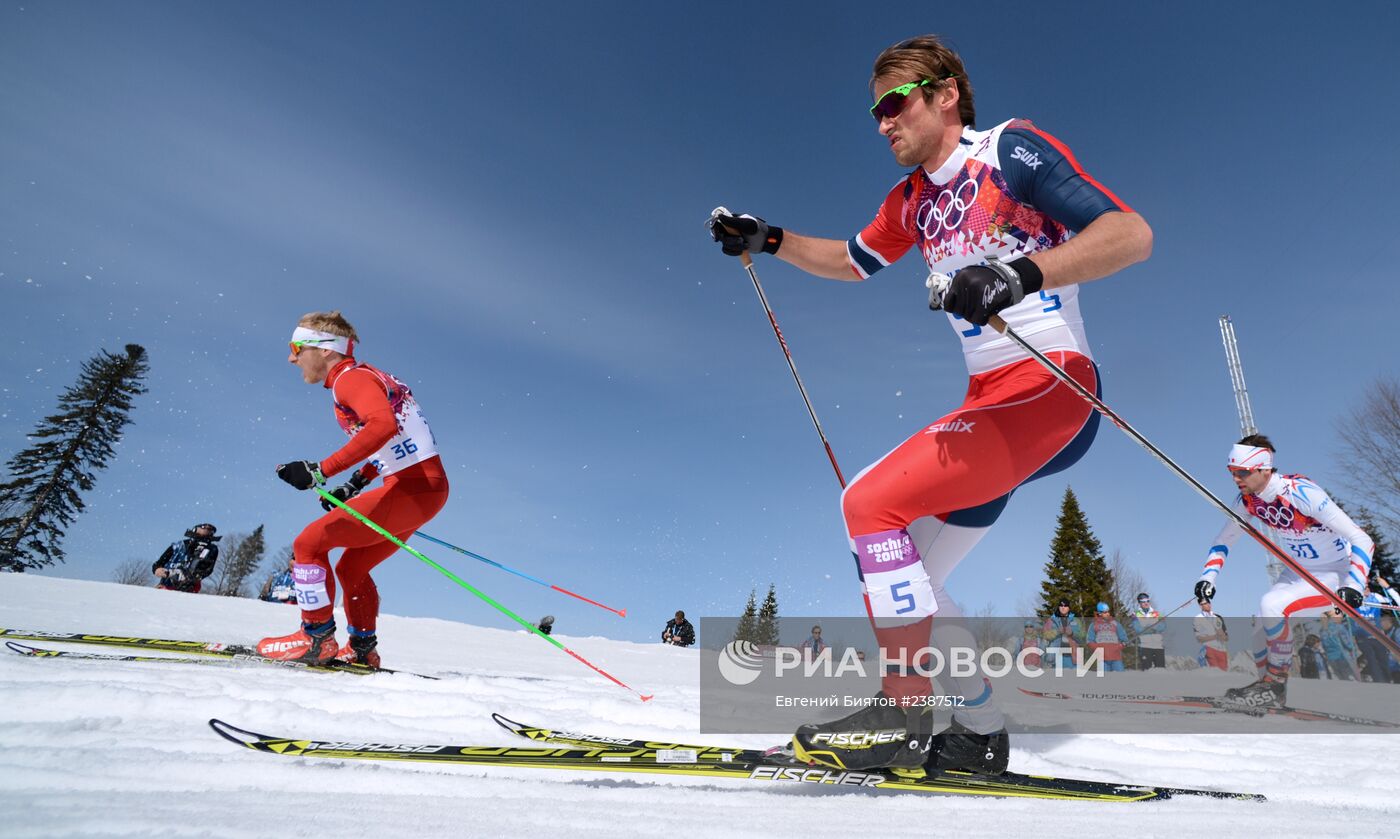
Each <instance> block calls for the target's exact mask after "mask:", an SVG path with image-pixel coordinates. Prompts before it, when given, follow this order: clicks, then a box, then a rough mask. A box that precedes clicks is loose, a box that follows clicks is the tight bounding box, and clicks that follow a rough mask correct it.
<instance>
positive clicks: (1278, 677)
mask: <svg viewBox="0 0 1400 839" xmlns="http://www.w3.org/2000/svg"><path fill="white" fill-rule="evenodd" d="M1221 702H1222V703H1223V704H1225V705H1228V706H1230V707H1232V708H1239V709H1240V710H1245V711H1249V710H1258V711H1264V710H1265V709H1268V708H1282V707H1284V706H1285V705H1286V704H1287V702H1288V672H1287V671H1282V672H1280V671H1278V670H1275V669H1274V668H1272V667H1270V668H1269V670H1268V672H1267V673H1265V674H1264V676H1263V678H1261V679H1259V680H1258V681H1256V682H1251V683H1250V684H1247V685H1245V686H1244V687H1239V688H1230V689H1229V690H1227V691H1225V696H1224V698H1223V699H1222V700H1221Z"/></svg>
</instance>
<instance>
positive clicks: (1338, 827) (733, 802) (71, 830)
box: [0, 574, 1400, 839]
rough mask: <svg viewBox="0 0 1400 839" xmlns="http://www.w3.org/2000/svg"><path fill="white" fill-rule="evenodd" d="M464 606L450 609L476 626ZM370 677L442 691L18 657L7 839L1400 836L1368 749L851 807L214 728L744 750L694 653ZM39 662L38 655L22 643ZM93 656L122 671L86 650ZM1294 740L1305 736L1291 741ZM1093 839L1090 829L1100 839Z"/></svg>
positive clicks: (1387, 778)
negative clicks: (521, 731) (235, 738)
mask: <svg viewBox="0 0 1400 839" xmlns="http://www.w3.org/2000/svg"><path fill="white" fill-rule="evenodd" d="M0 604H3V606H0V625H3V626H5V627H8V628H23V629H44V630H52V631H70V632H72V631H83V632H105V633H123V634H132V635H143V636H150V637H160V638H180V639H196V640H219V641H226V642H252V641H254V640H256V639H257V638H259V637H261V636H263V635H267V634H273V633H278V634H280V633H282V632H285V631H290V630H291V629H292V628H293V627H294V625H295V622H296V613H295V610H293V609H292V608H290V607H287V606H282V605H277V604H269V603H259V602H256V601H252V600H242V599H229V598H219V597H209V596H196V595H184V594H175V593H170V592H160V591H155V590H153V589H143V588H135V587H131V586H121V585H116V584H113V583H97V582H87V581H76V580H63V579H57V578H52V577H41V576H34V575H29V574H0ZM473 609H474V607H473V606H472V605H471V604H464V606H463V612H464V614H466V613H470V612H472V611H473ZM379 635H380V638H381V647H382V650H383V654H384V656H385V664H386V666H391V667H398V668H402V669H406V670H412V671H416V672H423V673H431V674H436V675H442V676H444V678H443V680H442V681H427V680H422V679H415V678H412V677H408V676H388V675H384V676H368V677H351V676H343V675H338V674H322V673H308V672H296V671H288V670H281V669H278V668H272V667H266V666H251V665H250V666H238V667H229V668H223V667H193V666H185V665H179V664H169V665H167V664H159V663H157V664H131V663H117V662H102V661H65V660H61V659H49V660H33V659H26V658H24V657H21V656H18V655H14V654H11V653H9V652H8V651H0V689H3V697H4V699H3V702H0V782H3V783H0V812H4V813H5V814H6V817H7V821H6V823H5V824H4V826H3V828H0V834H2V835H4V836H6V837H29V836H44V837H49V836H130V835H137V836H194V835H200V836H230V837H233V836H237V837H243V836H268V835H308V836H336V837H340V836H399V835H411V836H438V835H454V836H521V835H534V836H541V835H560V836H570V835H575V834H582V835H607V836H658V835H664V836H666V837H685V836H700V835H704V836H707V837H717V836H747V835H753V834H755V833H759V832H763V833H765V834H776V835H779V836H789V835H790V836H801V837H812V836H840V837H844V838H845V839H849V837H852V836H859V835H866V834H869V833H870V832H871V831H872V829H873V830H875V831H876V832H879V833H889V834H895V835H913V834H914V833H915V831H917V832H918V833H920V834H923V835H947V834H949V833H953V834H955V835H989V836H993V835H1014V834H1019V835H1021V836H1029V835H1036V834H1040V833H1043V832H1044V831H1045V830H1046V828H1047V827H1049V828H1050V829H1051V830H1053V832H1054V834H1055V835H1066V834H1067V833H1068V832H1070V831H1073V830H1076V829H1079V828H1086V827H1087V828H1100V829H1103V830H1106V831H1114V832H1115V834H1116V833H1119V832H1122V831H1125V830H1126V831H1130V832H1131V833H1132V834H1133V835H1134V836H1135V837H1137V838H1138V839H1141V838H1142V837H1151V836H1178V835H1202V834H1208V835H1221V836H1230V835H1274V836H1299V835H1307V836H1323V835H1347V836H1358V835H1362V836H1366V835H1376V836H1380V835H1386V836H1394V835H1397V833H1400V828H1397V824H1400V821H1397V820H1400V770H1397V769H1396V767H1395V762H1394V760H1393V759H1390V760H1389V762H1390V767H1389V768H1385V769H1383V768H1381V762H1382V761H1383V760H1388V759H1389V758H1390V755H1389V751H1390V749H1391V748H1392V744H1396V745H1400V740H1394V739H1392V738H1391V737H1388V736H1385V735H1343V734H1269V735H1258V734H1255V735H1249V736H1241V735H1230V734H1209V735H1205V734H1197V735H1181V734H1173V735H1160V734H1132V735H1077V736H1066V735H1035V736H1031V735H1026V736H1019V737H1018V738H1016V739H1015V740H1014V741H1013V742H1014V748H1013V753H1012V757H1011V766H1012V768H1013V769H1016V770H1019V771H1023V772H1032V773H1043V774H1059V775H1073V776H1079V777H1085V778H1095V779H1103V780H1123V781H1133V782H1138V783H1156V784H1166V785H1175V786H1198V787H1217V788H1229V789H1235V790H1241V791H1250V792H1262V793H1265V794H1267V795H1268V796H1269V798H1270V799H1271V800H1270V801H1269V802H1268V803H1265V804H1258V803H1247V802H1231V801H1215V800H1209V799H1193V798H1183V799H1178V800H1173V801H1166V802H1154V803H1147V804H1103V803H1082V802H1054V801H1032V800H1020V799H983V798H946V797H935V796H927V797H926V796H920V795H915V794H889V795H863V794H859V793H856V794H851V793H844V794H843V793H840V792H833V791H829V790H823V789H820V788H814V787H807V786H798V785H795V784H794V785H773V786H762V787H755V786H753V785H750V784H745V783H744V782H740V781H725V780H714V779H697V780H686V779H675V778H663V777H656V778H649V777H644V776H643V777H639V776H631V775H602V774H599V775H592V774H589V775H581V774H580V773H577V772H563V771H560V772H546V771H540V770H528V769H499V770H497V769H484V768H480V767H441V766H431V765H426V764H417V765H415V764H411V763H396V764H392V765H390V764H379V763H341V762H336V761H331V760H323V759H315V760H313V759H303V758H282V757H277V756H272V755H263V754H257V753H254V752H251V751H245V750H241V749H239V748H237V747H235V746H233V745H231V744H229V743H227V742H225V741H224V740H221V739H220V738H219V737H217V736H215V735H214V734H213V732H211V731H210V729H209V728H208V726H207V725H206V721H207V720H208V719H209V718H210V717H215V716H216V717H220V718H222V719H225V720H228V721H229V722H232V723H234V724H236V725H241V726H244V727H246V728H251V729H253V730H257V731H263V732H266V733H268V734H274V735H296V736H299V737H307V738H313V739H345V740H379V741H396V742H422V743H462V744H478V745H489V744H496V745H518V744H520V743H523V742H524V741H522V740H519V739H518V738H514V737H513V736H512V735H510V734H508V733H507V732H505V731H503V730H501V729H500V728H498V727H497V726H496V725H495V724H494V723H492V722H491V719H490V714H491V712H493V711H499V712H501V713H503V714H505V715H506V716H508V717H511V718H513V719H517V720H520V721H521V722H525V723H534V724H540V725H547V726H551V727H557V728H568V729H571V730H577V731H587V732H591V733H598V734H611V735H619V736H644V737H649V738H656V739H675V740H685V741H696V742H716V743H718V742H725V743H734V744H736V745H739V746H750V747H760V746H766V745H771V743H772V741H773V738H771V737H766V736H755V735H742V736H733V737H715V736H713V735H709V736H705V735H701V734H699V733H698V723H697V720H698V711H697V705H698V701H699V687H698V683H699V672H698V671H699V667H698V656H697V653H696V652H695V651H693V650H681V649H677V648H673V647H665V646H662V645H661V644H659V643H658V644H637V643H630V642H621V641H613V640H609V639H605V638H597V637H589V638H572V637H566V636H560V637H561V638H562V640H563V641H564V643H565V644H567V645H568V646H570V647H571V648H573V649H575V650H577V651H578V652H579V653H580V654H582V655H584V656H586V657H589V658H590V659H592V660H594V661H595V662H596V663H597V664H598V665H599V666H601V667H603V668H604V669H606V670H608V671H609V672H612V673H613V674H615V675H617V676H618V677H619V678H620V679H622V680H623V681H625V682H628V683H629V684H631V685H633V686H634V687H636V688H638V689H640V690H642V691H644V692H647V693H651V692H655V694H656V698H655V699H654V700H652V701H651V702H648V703H645V704H644V703H642V702H640V701H639V700H638V699H637V698H636V697H635V695H632V694H629V693H628V692H627V691H625V690H622V689H621V688H618V687H616V686H615V685H613V684H611V683H610V682H607V681H605V680H603V679H602V678H600V677H598V676H596V675H595V674H593V673H592V672H591V671H589V670H588V669H587V668H585V667H583V666H582V665H580V664H578V663H577V662H576V661H574V660H573V659H572V658H570V657H568V656H567V655H564V654H562V653H560V652H559V651H558V650H556V649H554V648H553V647H551V646H550V645H548V644H545V643H544V642H543V641H541V640H540V639H539V638H536V637H533V636H532V635H529V634H527V633H525V632H523V631H517V632H510V631H504V630H497V629H486V628H481V627H477V626H472V625H470V624H467V623H455V622H451V621H445V620H435V619H423V618H411V619H410V618H397V617H393V616H386V617H384V618H382V619H381V623H380V626H379ZM36 643H37V642H36ZM83 649H85V650H86V651H89V652H104V651H108V652H116V651H115V650H103V649H102V648H99V647H85V648H83ZM1299 725H1300V726H1303V725H1306V724H1305V723H1300V724H1299ZM1104 835H1107V834H1104Z"/></svg>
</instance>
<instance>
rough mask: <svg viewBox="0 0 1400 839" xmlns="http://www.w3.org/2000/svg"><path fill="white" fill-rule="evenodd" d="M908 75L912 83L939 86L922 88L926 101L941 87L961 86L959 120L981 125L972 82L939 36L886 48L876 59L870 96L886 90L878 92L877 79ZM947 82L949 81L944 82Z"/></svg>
mask: <svg viewBox="0 0 1400 839" xmlns="http://www.w3.org/2000/svg"><path fill="white" fill-rule="evenodd" d="M892 75H898V76H908V77H909V80H910V81H923V80H924V79H933V80H935V81H938V82H939V83H938V84H936V85H925V86H924V87H921V88H919V92H920V93H922V94H923V97H924V101H926V102H927V101H928V100H929V99H931V98H932V97H933V93H934V91H935V90H937V89H938V88H939V87H941V86H943V85H944V84H947V81H951V82H952V83H953V84H956V85H957V86H958V118H959V119H960V120H962V124H963V125H966V126H968V127H969V128H975V127H976V126H977V109H976V107H975V106H974V105H973V103H972V82H971V81H970V80H969V79H968V78H967V71H966V70H964V69H963V63H962V59H961V58H959V57H958V54H957V53H956V52H953V51H952V50H951V49H949V48H948V47H947V46H945V45H944V43H943V41H942V40H940V39H939V37H938V36H937V35H920V36H918V37H917V38H910V39H908V40H905V41H900V42H899V43H897V44H895V45H893V46H890V47H886V48H885V51H884V52H882V53H880V55H879V56H878V57H877V58H876V59H875V69H874V70H873V71H871V74H870V95H871V97H872V98H873V97H876V96H879V95H880V94H882V93H884V91H883V90H876V89H875V80H876V79H879V78H881V77H882V76H892ZM944 80H947V81H944Z"/></svg>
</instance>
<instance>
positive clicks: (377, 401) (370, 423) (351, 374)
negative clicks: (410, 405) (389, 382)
mask: <svg viewBox="0 0 1400 839" xmlns="http://www.w3.org/2000/svg"><path fill="white" fill-rule="evenodd" d="M356 373H364V375H363V376H356V375H355V374H356ZM334 394H335V401H336V402H339V403H340V404H341V405H344V406H345V407H347V408H349V409H350V410H351V411H353V412H354V413H355V416H357V417H359V418H360V421H361V422H363V423H364V425H363V426H362V427H361V428H360V430H359V431H358V432H357V433H356V434H355V436H354V437H351V438H350V442H348V443H346V444H345V445H344V446H342V447H341V449H340V450H339V451H337V452H336V453H335V454H333V455H331V456H330V457H328V458H326V459H325V460H323V461H321V474H322V475H325V476H326V477H328V478H329V477H330V476H331V475H335V474H338V473H340V472H344V471H345V470H346V469H349V468H350V467H351V466H354V465H355V464H357V463H359V462H360V461H362V460H365V459H367V458H369V457H370V456H371V455H373V454H374V453H375V452H377V451H379V450H380V449H382V448H383V447H384V444H385V443H387V442H389V441H390V440H391V439H393V437H394V435H395V434H397V433H398V432H399V422H398V420H397V419H395V418H394V408H393V406H392V405H390V404H389V394H387V393H385V392H384V385H383V384H381V383H380V381H379V378H378V377H377V376H375V375H374V374H373V373H371V372H369V371H368V370H348V371H346V372H345V373H344V374H343V375H342V376H341V377H340V378H339V379H336V381H335V388H334ZM372 468H373V467H371V469H372Z"/></svg>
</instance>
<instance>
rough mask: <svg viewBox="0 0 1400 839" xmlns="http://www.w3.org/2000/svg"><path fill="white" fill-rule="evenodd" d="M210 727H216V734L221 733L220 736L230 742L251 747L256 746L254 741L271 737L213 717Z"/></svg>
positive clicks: (210, 720)
mask: <svg viewBox="0 0 1400 839" xmlns="http://www.w3.org/2000/svg"><path fill="white" fill-rule="evenodd" d="M209 727H210V728H212V729H214V733H215V734H217V735H219V736H220V737H222V738H224V739H225V740H227V741H229V742H230V743H236V744H238V745H240V746H247V747H248V748H250V749H252V748H255V746H254V745H253V743H254V742H256V741H258V740H267V739H269V738H268V736H267V735H265V734H259V733H257V732H256V731H249V730H248V729H246V728H239V727H238V726H236V725H230V724H229V723H226V722H224V721H223V720H221V719H217V718H213V717H211V718H210V719H209Z"/></svg>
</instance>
